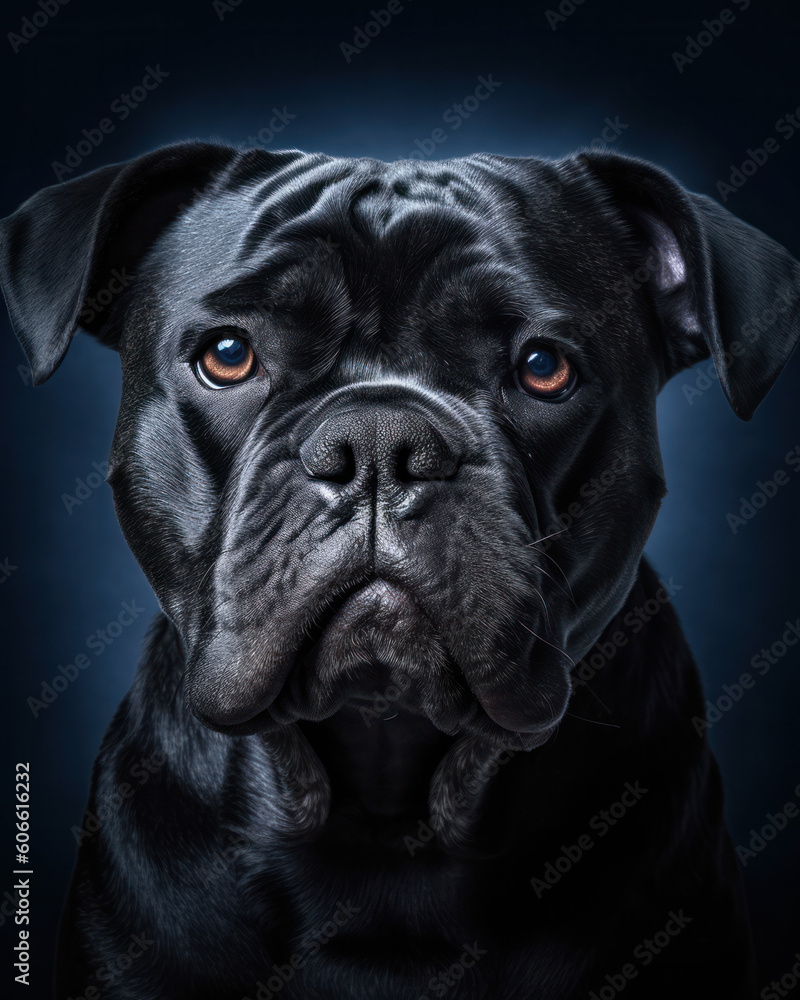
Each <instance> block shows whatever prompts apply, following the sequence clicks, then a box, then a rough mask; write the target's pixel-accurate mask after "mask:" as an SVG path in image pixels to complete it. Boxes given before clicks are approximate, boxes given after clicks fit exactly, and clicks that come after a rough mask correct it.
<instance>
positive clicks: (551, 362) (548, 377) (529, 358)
mask: <svg viewBox="0 0 800 1000" xmlns="http://www.w3.org/2000/svg"><path fill="white" fill-rule="evenodd" d="M516 374H517V382H518V383H519V387H520V388H521V389H524V391H525V392H527V393H528V394H529V395H531V396H536V397H537V398H538V399H548V400H550V401H555V400H562V399H566V397H567V396H569V395H570V394H571V393H572V391H573V389H574V388H575V384H576V382H577V373H576V371H575V369H574V368H573V367H572V365H571V364H570V363H569V361H567V359H566V358H565V357H564V355H563V354H562V353H561V352H560V351H559V350H557V349H556V348H554V347H550V346H549V345H547V344H542V343H537V342H534V343H531V344H528V345H527V346H526V348H525V350H524V351H523V354H522V360H521V361H520V363H519V365H517V373H516Z"/></svg>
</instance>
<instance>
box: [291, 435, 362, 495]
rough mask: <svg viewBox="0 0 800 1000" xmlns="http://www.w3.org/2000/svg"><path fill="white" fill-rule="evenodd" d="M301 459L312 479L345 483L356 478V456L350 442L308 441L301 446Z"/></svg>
mask: <svg viewBox="0 0 800 1000" xmlns="http://www.w3.org/2000/svg"><path fill="white" fill-rule="evenodd" d="M300 461H301V463H302V465H303V468H304V469H305V471H306V474H307V475H308V476H310V477H311V478H312V479H326V480H327V481H328V482H331V483H339V484H340V485H345V484H346V483H350V482H352V481H353V479H355V475H356V456H355V454H354V452H353V449H352V447H351V446H350V444H349V442H347V441H343V442H337V443H335V444H331V443H330V442H327V441H323V442H320V441H318V440H317V441H315V440H313V439H312V440H311V441H306V442H305V443H304V444H303V445H301V447H300Z"/></svg>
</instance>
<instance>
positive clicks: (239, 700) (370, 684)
mask: <svg viewBox="0 0 800 1000" xmlns="http://www.w3.org/2000/svg"><path fill="white" fill-rule="evenodd" d="M443 631H444V630H443V629H441V628H439V627H437V624H436V622H435V621H434V616H433V615H432V614H431V613H430V612H429V611H428V610H427V608H426V607H425V606H424V604H423V602H422V601H421V600H420V599H419V598H418V597H417V595H416V594H415V593H413V592H412V591H411V589H410V588H409V587H407V586H404V585H403V583H399V582H395V581H392V580H389V579H386V578H385V577H373V578H371V579H363V578H362V579H360V580H358V581H357V582H355V583H353V584H352V585H351V586H350V587H348V588H347V589H346V590H343V591H341V592H340V593H338V594H337V595H336V596H335V598H334V599H332V600H329V601H328V602H327V604H325V605H324V606H323V609H322V610H321V611H320V612H318V613H317V614H316V615H315V616H314V617H313V620H311V619H310V620H309V621H308V622H307V623H306V626H305V628H304V629H303V630H302V633H301V635H300V636H299V638H298V641H297V643H296V645H295V646H294V649H293V650H292V651H291V653H290V655H288V656H284V662H283V664H282V666H281V670H280V673H278V671H277V670H276V671H274V674H273V676H272V678H271V684H270V685H269V686H266V685H265V684H264V683H263V681H262V677H263V673H265V672H266V668H265V669H264V671H263V672H259V670H258V665H257V661H256V662H255V663H253V662H252V661H251V663H250V664H248V666H247V672H246V674H245V676H244V678H243V680H244V682H245V683H244V684H243V686H242V687H241V688H239V689H238V690H236V691H233V690H232V681H233V680H234V679H236V671H237V669H238V670H239V671H240V674H239V679H242V678H241V673H244V671H243V670H242V668H241V667H240V666H239V663H238V662H237V661H236V660H235V659H234V661H233V666H232V669H231V670H230V672H225V671H224V670H222V671H221V672H220V673H219V675H218V676H219V677H220V681H218V686H217V689H216V691H215V690H214V689H213V687H212V686H211V685H209V684H207V683H206V684H205V685H203V684H202V683H201V680H200V678H199V677H198V674H197V673H195V674H194V675H192V673H191V666H192V664H191V663H190V671H189V672H187V675H188V680H189V683H188V684H187V698H188V700H189V704H190V707H191V708H192V711H193V712H194V713H195V714H196V715H198V717H199V718H200V719H201V721H203V722H204V723H205V724H206V725H208V726H209V727H210V728H213V729H215V730H218V731H221V732H226V733H231V734H237V735H243V734H251V733H258V732H266V731H270V730H274V729H275V728H276V727H285V726H289V725H292V724H293V723H296V722H300V721H308V722H320V721H322V720H324V719H327V718H329V717H330V716H332V715H334V714H335V713H336V712H337V711H339V710H340V709H341V708H342V707H343V706H345V705H348V704H350V705H357V706H360V707H361V708H362V709H363V710H364V711H366V712H368V713H369V714H370V717H371V718H376V719H377V718H380V717H385V716H391V715H392V714H393V712H399V711H403V712H406V713H410V714H413V715H421V716H424V717H426V718H427V719H429V720H430V721H431V722H432V723H433V725H434V726H435V727H436V728H437V729H439V730H440V731H441V732H443V733H446V734H448V735H455V734H457V733H459V732H461V733H471V734H473V735H475V736H479V737H481V738H483V739H486V740H488V741H489V742H490V743H493V744H495V745H502V746H506V747H515V748H517V749H522V748H527V747H530V746H533V745H538V744H539V743H541V742H542V739H543V738H545V737H546V735H549V733H550V732H552V730H553V728H554V726H555V724H556V723H557V722H558V721H559V719H560V717H561V715H562V714H563V710H564V709H565V707H566V701H567V698H568V690H569V682H568V680H567V679H566V672H564V677H563V683H561V686H560V687H559V681H560V680H561V677H560V675H559V674H558V673H557V672H556V671H553V670H551V671H550V672H549V674H548V673H547V672H545V671H542V673H543V675H544V685H543V687H542V689H541V690H539V685H540V677H539V674H538V673H537V670H536V669H535V668H534V664H535V656H536V647H537V643H536V640H535V636H534V634H533V632H532V631H531V630H529V629H526V630H525V632H524V634H525V636H526V639H527V645H526V646H525V647H524V648H523V650H522V652H521V655H520V658H519V662H518V663H517V664H509V662H508V658H507V657H506V658H504V660H503V662H502V663H501V668H502V669H503V670H504V673H505V677H501V678H499V679H496V678H495V677H494V676H493V668H494V667H495V665H494V664H493V663H491V662H487V663H486V665H485V669H484V670H483V671H482V673H478V674H475V673H473V675H472V676H471V677H470V676H469V675H468V672H467V670H466V669H465V668H464V665H463V662H462V661H461V659H460V658H459V656H458V654H457V653H456V652H454V651H453V650H452V648H451V646H450V644H449V643H448V642H447V637H446V636H445V635H444V634H443ZM204 652H205V653H206V663H207V662H208V651H207V650H204ZM223 652H224V650H223ZM237 652H238V656H239V657H241V655H242V653H241V651H237ZM229 655H230V654H229ZM462 656H463V653H462ZM252 660H253V661H255V657H253V658H252ZM217 662H218V661H217ZM512 669H513V673H512V672H511V671H512ZM554 674H555V675H556V679H555V682H554V681H553V676H554ZM250 678H252V680H251V681H250V685H249V686H250V694H251V698H250V700H249V701H248V700H247V693H248V684H247V682H248V680H249V679H250ZM212 680H213V678H212ZM192 682H193V683H192ZM229 690H230V691H231V693H232V695H233V697H234V698H235V704H234V707H233V708H232V709H229V708H228V706H227V704H226V699H227V698H230V695H229ZM231 700H232V699H231Z"/></svg>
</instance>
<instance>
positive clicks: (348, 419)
mask: <svg viewBox="0 0 800 1000" xmlns="http://www.w3.org/2000/svg"><path fill="white" fill-rule="evenodd" d="M460 460H461V456H460V451H459V449H458V446H457V445H456V444H455V443H454V442H448V440H447V439H446V437H445V435H444V433H443V432H442V431H440V430H438V429H437V428H436V427H435V426H434V424H433V422H432V420H431V419H430V418H429V417H427V416H426V415H425V414H423V413H420V412H417V411H415V410H412V409H409V410H405V409H401V408H400V407H388V406H375V405H373V406H362V407H358V408H353V409H349V410H344V411H340V412H338V413H335V414H332V415H331V416H329V417H328V418H327V419H325V420H324V421H323V422H322V423H321V424H320V425H319V426H318V427H317V428H316V430H314V431H313V432H312V433H311V434H310V435H309V437H308V438H307V439H306V440H305V441H304V442H303V444H302V445H301V446H300V461H301V462H302V464H303V468H304V469H305V471H306V473H307V474H308V476H310V477H311V478H312V479H324V480H327V481H329V482H334V483H340V484H348V483H352V482H354V481H357V480H359V481H363V482H365V481H366V480H367V477H370V476H374V477H376V479H377V482H378V484H379V485H383V486H384V487H386V486H397V485H399V484H401V483H408V482H420V481H430V480H436V479H440V480H441V479H452V478H453V477H454V476H455V475H456V473H457V471H458V467H459V464H460Z"/></svg>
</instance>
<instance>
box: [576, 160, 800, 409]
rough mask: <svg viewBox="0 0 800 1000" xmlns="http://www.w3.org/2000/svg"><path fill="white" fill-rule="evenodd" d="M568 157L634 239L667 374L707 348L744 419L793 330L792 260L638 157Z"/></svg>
mask: <svg viewBox="0 0 800 1000" xmlns="http://www.w3.org/2000/svg"><path fill="white" fill-rule="evenodd" d="M576 160H577V161H579V162H580V163H582V164H583V165H584V166H585V167H586V168H588V169H589V170H590V171H591V172H592V174H593V175H594V176H595V177H596V178H598V179H599V180H600V181H602V183H603V185H604V186H605V189H606V192H610V194H611V195H612V197H613V199H614V201H615V203H616V205H617V206H618V208H619V209H621V210H622V212H623V214H624V215H625V216H626V217H627V219H628V220H629V222H630V224H631V226H632V227H633V230H634V232H635V233H636V235H637V237H638V240H639V249H640V251H641V252H642V257H641V259H640V261H639V263H640V264H641V263H642V261H644V262H645V266H646V267H647V270H648V272H649V277H648V278H647V280H646V284H647V285H648V287H649V290H650V294H651V297H652V299H653V302H654V305H655V308H656V312H657V313H658V315H659V317H660V320H661V324H662V326H663V328H664V332H665V338H666V349H667V376H668V377H671V376H672V375H674V374H675V373H676V372H678V371H680V370H681V369H683V368H686V367H687V366H688V365H690V364H694V363H695V362H696V361H699V360H701V359H702V358H703V357H708V354H709V353H710V354H711V357H712V358H713V360H714V365H715V367H716V369H717V374H718V376H719V380H720V384H721V385H722V388H723V390H724V392H725V395H726V396H727V398H728V402H729V403H730V404H731V406H732V407H733V410H734V411H735V413H736V414H737V415H738V416H740V417H741V418H742V419H743V420H749V419H750V418H751V417H752V416H753V413H754V412H755V409H756V407H757V406H758V404H759V403H760V402H761V401H762V400H763V399H764V397H765V396H766V394H767V392H769V390H770V389H771V388H772V385H773V383H774V382H775V380H776V379H777V377H778V375H780V373H781V371H782V370H783V367H784V366H785V364H786V362H787V361H788V360H789V357H790V355H791V353H792V351H793V350H794V348H795V346H796V344H797V341H798V338H800V264H798V262H797V261H796V260H795V259H794V258H793V257H792V256H791V255H790V254H789V253H788V251H786V250H785V249H784V248H783V247H782V246H780V245H779V244H778V243H776V242H775V241H774V240H771V239H770V238H769V237H768V236H765V235H764V233H762V232H760V231H759V230H758V229H754V228H753V227H752V226H749V225H747V223H745V222H742V221H741V220H740V219H737V218H736V216H734V215H732V214H731V213H730V212H729V211H728V210H727V209H725V208H723V207H722V206H721V205H720V204H718V203H717V202H716V201H714V200H713V199H712V198H707V197H706V196H705V195H699V194H692V193H691V192H689V191H686V190H685V189H684V188H683V187H682V186H681V185H680V184H679V183H678V182H677V181H676V180H675V179H674V178H673V177H671V176H670V175H669V174H668V173H667V172H666V171H664V170H660V169H659V168H657V167H654V166H652V165H651V164H649V163H645V162H644V161H643V160H638V159H635V158H633V157H627V156H621V155H619V154H615V153H606V152H595V153H592V152H589V153H581V154H579V155H578V156H577V157H576ZM648 258H649V260H648Z"/></svg>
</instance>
